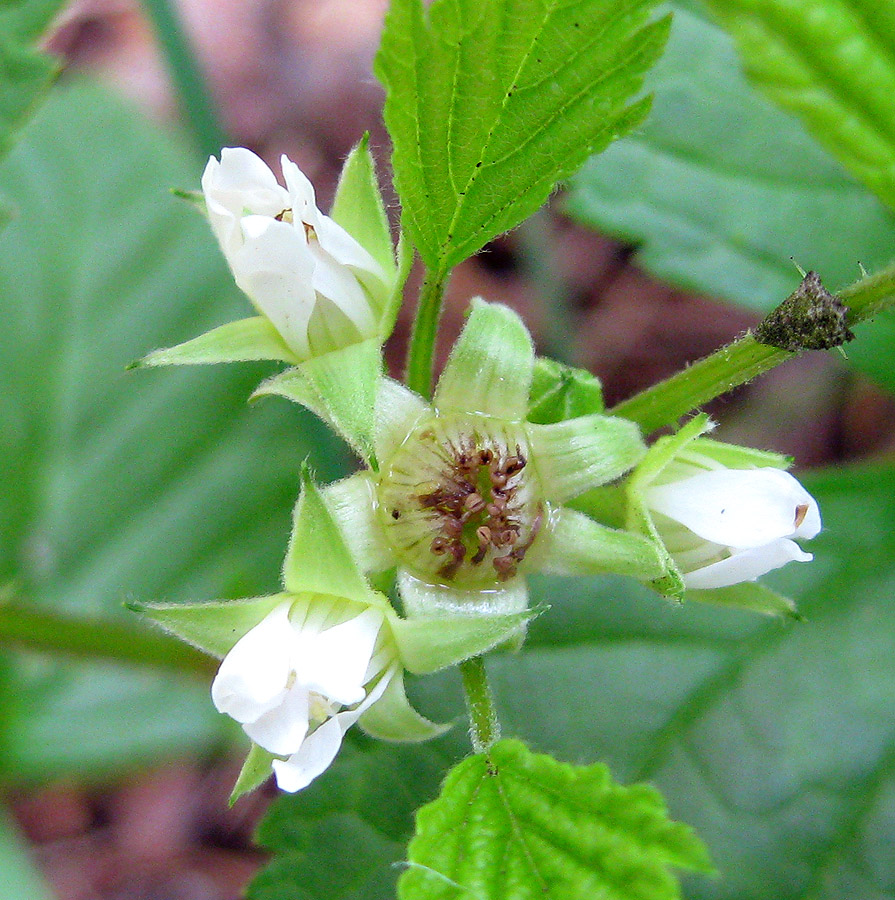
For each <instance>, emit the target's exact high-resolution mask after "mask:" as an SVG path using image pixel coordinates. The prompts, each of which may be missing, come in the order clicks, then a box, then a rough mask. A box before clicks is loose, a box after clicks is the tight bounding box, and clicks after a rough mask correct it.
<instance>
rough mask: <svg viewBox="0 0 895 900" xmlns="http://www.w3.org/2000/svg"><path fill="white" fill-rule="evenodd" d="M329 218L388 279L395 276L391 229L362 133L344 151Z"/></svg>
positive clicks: (371, 158)
mask: <svg viewBox="0 0 895 900" xmlns="http://www.w3.org/2000/svg"><path fill="white" fill-rule="evenodd" d="M329 215H330V218H331V219H332V220H333V221H334V222H336V224H338V225H341V226H342V228H344V229H345V231H347V232H348V234H350V235H351V236H352V237H353V238H354V239H355V240H356V241H357V242H358V243H359V244H360V245H361V247H363V248H364V250H366V251H367V253H369V254H370V256H372V257H373V259H375V260H376V262H378V263H379V265H380V266H382V270H383V272H384V273H385V275H386V278H387V280H388V281H392V280H393V279H394V277H395V274H396V271H395V251H394V247H393V246H392V232H391V228H390V227H389V224H388V216H387V215H386V212H385V204H384V203H383V202H382V192H381V191H380V189H379V179H378V178H377V177H376V163H375V161H374V160H373V155H372V154H371V153H370V134H369V132H367V133H365V134H364V136H363V137H362V138H361V139H360V141H359V142H358V143H357V144H356V145H355V147H354V148H353V149H352V151H351V153H349V154H348V158H347V159H346V160H345V164H344V165H343V166H342V173H341V175H339V184H338V186H337V187H336V195H335V197H334V198H333V205H332V209H331V210H330V213H329Z"/></svg>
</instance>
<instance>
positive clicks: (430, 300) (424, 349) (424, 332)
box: [405, 269, 447, 400]
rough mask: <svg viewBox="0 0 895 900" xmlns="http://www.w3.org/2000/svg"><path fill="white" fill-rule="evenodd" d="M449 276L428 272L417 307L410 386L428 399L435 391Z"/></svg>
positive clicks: (409, 363)
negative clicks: (437, 351)
mask: <svg viewBox="0 0 895 900" xmlns="http://www.w3.org/2000/svg"><path fill="white" fill-rule="evenodd" d="M446 285H447V276H445V275H444V274H442V273H441V272H440V271H438V272H432V271H431V270H428V269H427V270H426V274H425V277H424V278H423V285H422V287H421V288H420V296H419V301H418V303H417V307H416V318H415V319H414V322H413V331H412V332H411V335H410V347H409V349H408V351H407V371H406V376H405V380H406V382H407V386H408V387H409V388H410V389H411V390H412V391H416V392H417V393H418V394H421V395H422V396H423V397H425V398H426V399H427V400H428V399H429V398H430V395H431V392H432V366H433V362H434V358H435V339H436V337H437V335H438V322H439V319H440V318H441V307H442V305H443V302H444V289H445V286H446Z"/></svg>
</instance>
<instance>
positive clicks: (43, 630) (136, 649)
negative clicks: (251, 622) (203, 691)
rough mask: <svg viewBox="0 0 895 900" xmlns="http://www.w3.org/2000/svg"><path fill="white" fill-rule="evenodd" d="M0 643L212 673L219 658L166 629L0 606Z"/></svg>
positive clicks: (205, 674)
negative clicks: (151, 629)
mask: <svg viewBox="0 0 895 900" xmlns="http://www.w3.org/2000/svg"><path fill="white" fill-rule="evenodd" d="M0 643H2V644H13V645H16V646H19V647H23V648H26V649H28V650H37V651H39V652H45V653H53V654H60V653H62V654H68V655H70V656H77V657H85V658H88V659H92V660H96V659H105V660H109V661H110V662H118V663H125V664H127V665H138V666H150V667H154V668H162V669H168V670H173V671H175V672H181V673H184V674H187V675H193V676H199V677H201V678H210V677H211V676H213V675H214V673H215V670H216V669H217V665H218V663H217V660H214V659H212V658H211V657H209V656H206V655H205V654H204V653H200V652H199V651H198V650H195V649H193V648H192V647H190V646H189V645H188V644H184V643H182V642H181V641H179V640H176V639H174V638H169V637H167V636H166V635H164V634H161V633H157V632H152V631H147V630H145V629H142V628H137V627H133V626H128V625H122V624H120V623H118V622H100V621H96V620H93V621H91V620H88V619H76V618H74V617H71V616H59V615H56V614H54V613H47V612H35V611H32V610H24V609H22V608H21V607H16V606H12V605H9V604H6V603H4V604H2V605H0Z"/></svg>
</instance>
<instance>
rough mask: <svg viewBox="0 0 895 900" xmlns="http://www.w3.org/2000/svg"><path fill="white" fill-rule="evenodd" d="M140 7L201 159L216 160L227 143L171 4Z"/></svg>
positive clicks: (154, 0)
mask: <svg viewBox="0 0 895 900" xmlns="http://www.w3.org/2000/svg"><path fill="white" fill-rule="evenodd" d="M143 5H144V6H145V8H146V12H147V14H148V16H149V18H150V19H151V20H152V24H153V26H154V27H155V32H156V36H157V37H158V42H159V46H160V48H161V51H162V53H163V55H164V57H165V61H166V63H167V67H168V72H169V73H170V75H171V79H172V81H173V82H174V87H175V88H176V89H177V93H178V94H179V95H180V102H181V104H182V105H183V109H184V112H185V113H186V115H187V119H188V124H189V127H190V128H191V129H192V132H193V135H194V136H195V140H196V143H197V144H198V147H199V150H200V152H201V153H202V155H203V156H212V155H214V156H217V155H218V154H219V153H220V152H221V147H225V146H226V145H227V144H228V143H229V141H228V140H227V136H226V135H225V134H224V131H223V129H222V128H221V126H220V124H219V121H218V116H217V112H216V110H215V105H214V102H213V101H212V99H211V95H210V94H209V92H208V87H207V85H206V83H205V79H204V78H203V76H202V73H201V72H200V70H199V67H198V65H197V64H196V57H195V54H194V53H193V51H192V48H191V47H190V44H189V41H188V40H187V38H186V36H185V35H184V33H183V27H182V25H181V22H180V18H179V16H178V14H177V10H176V9H175V6H174V3H173V2H172V0H143Z"/></svg>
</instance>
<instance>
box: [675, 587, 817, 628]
mask: <svg viewBox="0 0 895 900" xmlns="http://www.w3.org/2000/svg"><path fill="white" fill-rule="evenodd" d="M684 600H695V601H697V602H699V603H711V604H712V605H714V606H727V607H731V608H733V609H745V610H748V611H749V612H757V613H764V615H766V616H781V617H782V618H785V619H795V620H796V621H799V622H801V621H803V620H802V616H801V615H799V612H798V610H797V609H796V604H795V602H794V601H793V600H791V599H790V598H789V597H784V596H783V595H782V594H778V593H777V592H776V591H772V590H771V589H770V588H769V587H765V585H763V584H759V583H758V582H757V581H744V582H741V583H740V584H732V585H730V586H729V587H722V588H712V589H710V590H703V591H694V590H688V591H687V592H686V593H685V594H684Z"/></svg>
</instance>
